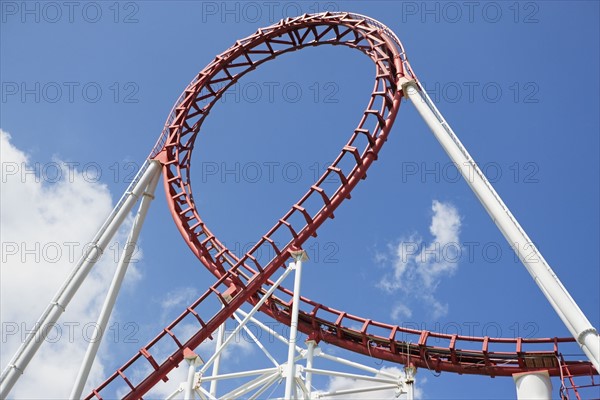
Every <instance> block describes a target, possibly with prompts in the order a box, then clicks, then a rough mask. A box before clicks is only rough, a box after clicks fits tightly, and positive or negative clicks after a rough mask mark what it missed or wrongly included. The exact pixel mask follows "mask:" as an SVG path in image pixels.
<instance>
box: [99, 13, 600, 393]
mask: <svg viewBox="0 0 600 400" xmlns="http://www.w3.org/2000/svg"><path fill="white" fill-rule="evenodd" d="M321 45H342V46H347V47H350V48H355V49H357V50H359V51H360V52H362V53H364V54H366V55H367V56H368V57H369V58H371V60H373V62H374V63H375V67H376V75H375V84H374V89H373V92H372V94H371V97H370V99H369V101H368V105H367V108H366V110H365V111H364V113H363V115H362V118H361V119H360V121H359V123H358V126H357V127H356V128H355V129H354V131H353V132H352V133H351V135H350V139H349V140H348V142H347V144H346V145H345V146H344V147H343V148H342V150H341V153H340V154H339V155H338V157H337V158H336V159H335V161H334V162H333V163H332V164H331V165H330V166H329V167H328V168H327V170H326V171H325V173H324V174H323V175H322V176H321V177H320V178H319V180H318V181H317V182H316V183H315V184H314V185H312V186H311V187H310V188H309V190H308V191H307V192H306V194H305V195H304V196H303V197H302V198H301V199H300V200H299V201H298V202H297V203H296V204H294V205H293V206H292V207H291V209H290V210H289V211H288V212H287V213H286V214H285V215H284V216H283V217H282V218H280V219H279V220H278V221H277V222H276V223H275V225H274V226H273V227H272V228H271V229H270V230H269V231H268V232H267V233H266V234H265V235H264V236H262V237H261V238H260V240H259V241H258V242H257V243H256V244H255V245H254V246H253V247H252V249H250V251H248V252H247V253H246V254H245V255H243V256H242V257H238V256H236V255H235V254H233V253H232V252H231V251H230V250H229V249H228V248H227V247H225V246H224V245H223V244H222V243H221V242H220V241H219V240H218V238H217V237H215V236H214V235H213V234H212V233H211V231H210V230H209V229H208V227H207V226H206V225H205V223H204V222H203V221H202V219H201V217H200V215H199V213H198V211H197V209H196V205H195V203H194V199H193V196H192V188H191V181H190V168H191V165H190V162H191V155H192V150H193V147H194V141H195V138H196V135H197V134H198V132H199V131H200V129H201V126H202V124H203V122H204V120H205V118H206V117H207V116H208V114H209V112H210V110H211V109H212V106H213V105H214V104H215V103H216V102H217V100H218V99H219V98H220V97H221V96H222V95H223V94H224V93H225V91H226V90H227V89H228V88H229V87H230V86H232V85H233V84H235V83H236V82H237V81H238V80H239V79H240V78H241V77H242V76H244V75H245V74H246V73H248V72H250V71H252V70H254V69H255V68H257V67H258V66H259V65H261V64H262V63H264V62H266V61H269V60H272V59H274V58H276V57H278V56H280V55H282V54H285V53H289V52H292V51H295V50H300V49H303V48H305V47H311V46H321ZM406 79H408V80H416V77H415V76H414V74H413V72H412V70H411V68H410V65H409V64H408V61H407V58H406V55H405V53H404V49H403V48H402V45H401V44H400V42H399V40H398V39H397V37H396V36H395V35H394V34H393V33H392V32H391V31H390V30H389V29H388V28H386V27H385V26H383V25H381V24H379V23H378V22H377V21H374V20H372V19H370V18H368V17H364V16H360V15H355V14H350V13H323V14H316V15H303V16H300V17H297V18H288V19H286V20H283V21H281V22H279V23H277V24H275V25H272V26H269V27H267V28H263V29H259V30H258V31H257V32H256V33H254V34H253V35H251V36H249V37H247V38H245V39H242V40H239V41H237V42H236V43H235V44H234V45H233V46H232V47H230V48H229V49H228V50H226V51H225V52H224V53H222V54H220V55H218V56H217V57H216V58H215V59H214V60H213V61H212V62H211V63H210V64H209V65H208V66H207V67H206V68H204V70H202V71H201V72H200V73H199V74H198V75H197V76H196V77H195V79H194V80H193V81H192V82H191V83H190V85H189V86H188V87H187V88H186V89H185V91H184V92H183V94H182V95H181V96H180V98H179V100H178V101H177V103H176V105H175V106H174V108H173V110H172V112H171V114H170V116H169V118H168V120H167V123H166V126H165V129H164V131H163V132H162V135H161V136H160V138H159V140H158V143H157V144H156V146H155V148H154V150H153V151H152V153H151V158H153V159H156V160H159V161H160V162H161V163H162V164H163V175H164V184H165V189H166V194H167V200H168V204H169V207H170V210H171V213H172V215H173V218H174V220H175V223H176V224H177V227H178V229H179V231H180V233H181V234H182V236H183V239H184V240H185V242H186V243H187V244H188V246H189V247H190V249H191V250H192V251H193V252H194V254H195V255H196V256H197V257H198V259H199V260H200V261H201V262H202V264H204V266H205V267H206V268H208V270H209V271H210V272H211V273H213V274H214V275H215V276H216V277H217V281H216V282H215V283H214V284H213V285H212V286H210V287H209V288H208V290H207V291H206V292H205V293H204V294H203V295H202V296H201V297H200V298H199V299H197V300H196V301H195V302H194V303H193V304H191V305H190V306H189V307H188V308H186V310H185V311H184V312H183V313H182V314H181V315H180V316H179V317H178V318H177V319H176V320H175V321H173V322H172V323H171V324H170V325H169V326H167V327H166V328H165V329H163V330H162V331H161V333H160V334H159V335H158V336H157V337H156V338H155V339H153V340H152V341H151V342H149V343H148V344H147V345H146V346H144V347H143V348H142V349H141V350H140V351H139V352H138V353H137V354H136V355H135V356H134V357H133V358H131V359H130V360H129V361H127V362H126V363H125V364H124V365H123V366H122V367H121V368H119V369H118V370H117V371H116V372H114V373H113V374H112V375H111V376H110V377H109V378H108V379H107V380H106V381H105V382H104V383H102V384H101V385H100V386H98V387H97V388H96V389H94V390H93V391H92V393H91V394H89V395H88V396H87V398H88V399H90V398H98V399H101V398H102V396H103V393H105V392H107V391H108V388H109V387H113V385H121V386H125V385H126V386H125V388H126V389H127V390H128V393H127V394H126V396H125V398H127V399H137V398H141V396H143V395H144V394H145V393H146V392H148V390H150V389H151V388H152V387H153V386H154V385H155V384H157V383H158V382H159V381H160V380H166V376H167V374H168V373H169V372H170V371H171V370H172V369H173V368H175V367H177V366H178V365H179V363H181V362H182V360H183V352H184V349H185V348H190V349H194V348H196V347H197V346H199V345H200V344H201V343H202V342H203V341H205V340H206V339H208V338H211V335H212V334H213V332H214V331H215V330H216V329H217V328H218V327H219V326H220V325H221V324H223V323H224V322H225V321H226V320H227V319H228V318H229V317H231V315H232V314H233V312H234V311H235V310H236V309H237V308H239V307H240V306H241V305H242V304H243V303H244V302H250V303H253V304H255V303H256V302H257V301H258V299H260V297H261V295H262V294H264V293H265V292H266V288H268V286H270V285H272V283H273V282H272V281H270V280H269V279H270V277H271V276H272V275H273V274H274V273H275V272H276V271H277V270H278V269H280V268H285V262H286V261H287V260H288V259H289V258H290V251H291V250H294V249H297V248H300V247H301V246H302V244H303V243H304V242H305V241H306V240H307V239H308V238H309V237H310V236H316V231H317V229H318V228H319V227H320V226H321V224H322V223H323V222H324V221H325V220H326V219H328V218H333V212H334V211H335V209H336V208H337V207H338V206H339V205H340V204H341V203H342V202H343V200H344V199H347V198H350V193H351V191H352V190H353V189H354V187H355V186H356V185H357V183H358V182H359V181H360V180H362V179H364V178H365V177H366V171H367V169H368V168H369V166H370V165H371V164H372V163H373V161H375V160H376V159H377V154H378V153H379V151H380V150H381V148H382V146H383V144H384V143H385V141H386V140H387V137H388V134H389V132H390V130H391V128H392V124H393V122H394V119H395V117H396V114H397V112H398V109H399V107H400V103H401V99H402V98H403V95H404V94H403V91H402V86H401V83H402V82H403V81H405V80H406ZM349 161H351V164H352V168H344V167H343V166H344V165H347V164H348V162H349ZM326 179H329V181H331V180H332V179H335V180H336V181H337V182H339V185H338V186H337V189H336V190H335V191H334V192H333V193H330V192H329V193H328V192H327V191H326V190H325V189H324V188H323V187H322V186H324V185H323V183H324V182H325V180H326ZM315 199H318V200H319V202H320V203H319V204H321V206H320V208H318V209H312V208H311V206H310V205H311V204H314V203H315ZM282 238H285V239H282ZM276 243H287V244H286V245H284V246H277V245H276ZM264 246H267V247H270V248H271V249H272V250H274V254H275V256H274V257H273V259H271V260H270V261H269V262H268V263H266V264H265V265H261V263H260V262H259V260H258V256H257V254H258V252H259V251H260V250H261V249H262V248H263V247H264ZM277 294H278V296H277V297H276V296H272V297H271V298H270V299H269V300H268V301H267V302H266V303H265V305H264V306H263V307H262V308H261V311H263V312H264V313H266V314H267V315H269V316H270V317H272V318H275V319H276V320H278V321H280V322H282V323H285V324H288V325H289V323H290V315H291V308H292V304H291V302H292V300H291V297H292V292H291V291H289V290H287V289H285V288H280V289H279V292H277ZM286 299H287V300H286ZM221 305H222V307H221ZM209 307H212V308H209ZM206 308H209V309H210V310H211V311H210V312H211V313H213V314H211V316H210V317H207V316H206ZM184 320H185V321H187V322H189V321H190V320H193V321H195V322H196V324H197V331H196V332H195V333H194V334H193V335H191V336H189V335H188V337H186V336H184V335H181V334H178V333H177V331H178V326H181V325H182V322H183V321H184ZM357 325H360V326H362V328H361V329H351V328H349V327H348V326H357ZM298 329H299V330H300V331H302V332H304V333H305V334H307V335H309V336H310V337H311V338H313V339H316V340H323V341H325V342H328V343H331V344H334V345H336V346H339V347H342V348H345V349H348V350H350V351H353V352H357V353H362V354H368V355H370V356H373V357H376V358H379V359H382V360H388V361H392V362H396V363H401V364H406V363H408V362H409V361H410V362H411V363H412V364H414V365H415V366H416V367H420V368H428V369H432V370H435V371H448V372H456V373H460V374H479V375H488V376H492V377H493V376H510V375H512V374H514V373H518V372H528V371H536V370H547V371H548V372H549V374H550V375H552V376H561V370H562V368H563V367H564V366H565V365H566V366H567V367H568V371H569V372H570V374H571V375H573V376H575V375H577V376H582V375H594V374H597V371H596V370H595V369H594V367H593V366H592V364H591V363H590V362H588V361H570V362H564V361H562V359H561V357H560V352H559V344H561V343H565V342H574V339H573V338H542V339H531V338H529V339H525V338H516V339H512V338H510V339H509V338H491V337H466V336H460V335H447V334H441V333H435V332H430V331H425V330H423V331H420V330H413V329H407V328H402V327H399V326H397V325H390V324H385V323H381V322H377V321H373V320H371V319H368V318H362V317H358V316H353V315H350V314H347V313H346V312H343V311H339V310H335V309H332V308H329V307H327V306H324V305H321V304H319V303H317V302H314V301H312V300H309V299H307V298H304V297H302V298H301V304H300V314H299V326H298ZM375 330H376V332H377V333H374V331H375ZM381 332H386V334H382V333H381ZM406 337H411V338H414V340H410V341H408V340H406ZM432 338H435V339H436V343H439V342H440V341H441V342H442V343H444V345H440V346H433V345H431V339H432ZM159 344H160V345H161V346H165V345H167V346H171V348H173V350H172V352H171V354H170V355H169V356H166V357H161V358H159V357H158V355H157V353H158V351H157V347H158V345H159ZM532 345H535V346H536V348H539V347H540V346H539V345H546V348H547V349H546V350H545V351H538V350H536V351H529V350H528V346H532ZM499 346H501V347H502V349H504V350H506V349H507V348H511V349H512V350H511V351H496V350H497V348H498V347H499ZM473 348H475V349H473ZM565 363H566V364H565ZM148 365H149V366H150V367H151V372H150V373H149V374H148V375H147V376H146V377H145V378H143V379H142V380H141V381H139V382H136V381H134V380H133V379H132V376H133V374H131V372H132V371H133V370H134V369H137V368H143V367H147V366H148ZM113 389H114V387H113Z"/></svg>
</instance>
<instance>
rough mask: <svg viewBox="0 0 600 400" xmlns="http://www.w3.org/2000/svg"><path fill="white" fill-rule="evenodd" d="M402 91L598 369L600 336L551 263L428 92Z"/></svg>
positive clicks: (412, 87) (408, 87)
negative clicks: (497, 191)
mask: <svg viewBox="0 0 600 400" xmlns="http://www.w3.org/2000/svg"><path fill="white" fill-rule="evenodd" d="M403 90H404V94H405V95H406V96H408V98H409V99H410V100H411V101H412V103H413V104H414V106H415V108H416V109H417V111H418V112H419V114H421V117H422V118H423V119H424V120H425V122H426V123H427V125H428V126H429V128H430V129H431V131H432V132H433V134H434V135H435V137H436V138H437V140H438V141H439V142H440V144H441V145H442V147H443V148H444V150H445V151H446V153H448V155H449V156H450V158H451V159H452V161H453V162H454V164H455V165H456V167H457V168H458V169H459V171H460V172H461V174H462V176H463V177H464V178H465V180H466V181H467V183H468V184H469V186H470V187H471V189H472V190H473V192H474V193H475V195H476V196H477V198H479V200H480V201H481V203H482V204H483V206H484V207H485V209H486V210H487V212H488V213H489V214H490V216H491V217H492V219H493V221H494V222H495V223H496V225H497V226H498V228H499V229H500V231H501V232H502V234H503V235H504V237H505V238H506V240H507V241H508V243H509V244H510V245H511V246H512V247H513V249H514V250H515V252H516V253H517V254H518V255H519V258H520V259H521V262H522V263H523V265H524V266H525V268H526V269H527V271H528V272H529V273H530V274H531V276H532V277H533V279H534V280H535V282H536V283H537V285H538V286H539V288H540V289H541V290H542V292H543V293H544V295H545V296H546V298H547V299H548V301H549V302H550V304H551V305H552V307H553V308H554V310H555V311H556V313H557V314H558V315H559V317H560V318H561V319H562V321H563V323H564V324H565V325H566V326H567V328H568V329H569V331H570V332H571V334H572V335H573V337H574V338H575V339H576V340H577V342H578V343H579V344H580V346H581V348H582V349H583V351H584V352H585V354H586V355H587V356H588V358H589V359H590V361H591V362H592V364H593V365H594V367H596V370H598V371H600V337H599V336H598V332H597V331H596V329H595V328H594V327H593V326H592V324H591V323H590V322H589V320H588V319H587V317H586V316H585V315H584V314H583V312H582V311H581V309H580V308H579V306H578V305H577V303H575V301H574V300H573V298H572V297H571V295H570V294H569V293H568V292H567V290H566V289H565V287H564V286H563V285H562V283H561V282H560V280H559V279H558V277H557V276H556V275H555V274H554V271H553V270H552V269H551V268H550V265H549V264H548V263H547V262H546V260H545V259H544V257H543V256H542V254H541V253H540V252H539V250H538V249H537V248H536V247H535V245H534V244H533V242H532V241H531V239H530V238H529V237H528V236H527V234H526V233H525V231H524V230H523V228H522V227H521V225H519V223H518V222H517V220H516V219H515V217H514V216H513V214H512V213H511V212H510V210H509V209H508V207H507V206H506V205H505V204H504V202H503V201H502V199H501V198H500V196H499V195H498V193H496V191H495V190H494V188H493V187H492V185H491V184H490V183H489V181H488V180H487V178H486V177H485V175H484V174H483V172H482V171H481V170H480V169H479V167H478V166H477V164H476V163H475V161H474V160H473V158H472V157H471V156H470V155H469V153H468V152H467V150H466V149H465V147H464V146H463V145H462V143H461V142H460V140H459V139H458V137H457V136H456V134H455V133H454V132H453V131H452V129H451V128H450V126H449V125H448V123H447V122H446V121H445V120H444V118H443V117H442V115H441V113H440V112H439V111H438V110H437V108H436V107H435V104H433V102H432V101H431V99H430V98H429V96H427V93H426V92H424V91H421V90H420V88H419V87H418V85H417V83H416V82H415V81H409V82H407V83H405V84H404V85H403Z"/></svg>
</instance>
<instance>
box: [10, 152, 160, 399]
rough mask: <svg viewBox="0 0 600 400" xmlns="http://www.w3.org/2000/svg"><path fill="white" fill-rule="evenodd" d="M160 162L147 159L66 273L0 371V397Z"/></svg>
mask: <svg viewBox="0 0 600 400" xmlns="http://www.w3.org/2000/svg"><path fill="white" fill-rule="evenodd" d="M160 169H161V164H160V162H158V161H155V160H147V161H146V162H145V163H144V165H143V166H142V168H141V169H140V171H139V172H138V174H137V176H136V177H135V179H134V180H133V182H132V183H131V185H129V188H128V189H127V191H126V192H125V194H124V195H123V197H122V198H121V200H120V201H119V202H118V203H117V205H116V206H115V208H114V209H113V211H112V212H111V214H110V215H109V216H108V218H107V219H106V221H105V222H104V224H103V225H102V227H101V228H100V230H99V231H98V233H97V234H96V236H95V237H94V239H93V240H92V246H90V247H88V250H87V251H86V252H85V253H84V254H83V255H82V257H81V259H80V260H79V262H78V263H77V265H76V266H75V268H74V269H73V271H72V272H71V274H70V275H69V276H68V278H67V279H66V281H65V282H64V284H63V286H62V287H61V288H60V289H59V291H58V292H57V293H56V295H55V296H54V298H53V299H52V301H51V302H50V304H49V305H48V307H47V308H46V310H45V311H44V313H43V314H42V316H41V317H40V318H39V319H38V321H37V322H36V324H35V326H34V329H33V330H32V331H31V332H30V333H29V335H28V336H27V338H26V339H25V341H24V342H23V343H22V344H21V346H20V347H19V349H18V350H17V352H16V354H15V355H14V357H13V358H12V360H11V361H10V363H9V364H8V366H7V367H6V368H5V369H4V371H3V372H2V377H1V378H0V399H5V398H6V397H7V396H8V393H9V392H10V391H11V389H12V388H13V386H14V385H15V383H16V382H17V380H18V379H19V377H20V376H21V375H22V374H23V372H24V371H25V368H27V365H28V364H29V362H30V361H31V359H32V358H33V356H34V355H35V353H36V352H37V350H38V349H39V348H40V346H41V344H42V343H43V342H44V341H45V340H44V339H45V338H46V336H47V335H48V333H49V332H50V330H49V329H44V328H45V327H48V326H52V325H54V324H56V321H58V318H59V317H60V316H61V314H62V313H63V312H64V311H65V309H66V307H67V305H68V304H69V302H70V301H71V299H72V298H73V296H74V295H75V293H76V292H77V290H78V289H79V287H80V286H81V284H82V283H83V281H84V280H85V278H86V277H87V275H88V274H89V272H90V271H91V269H92V267H93V266H94V265H95V264H96V261H98V259H99V258H100V256H101V255H102V253H103V252H104V249H105V248H106V246H107V245H108V244H109V242H110V240H111V239H112V237H113V236H114V235H115V233H116V232H117V230H118V229H119V227H120V226H121V224H122V223H123V221H124V220H125V218H126V217H127V215H129V212H130V211H131V209H132V208H133V206H134V205H135V203H136V202H137V200H138V199H139V197H140V196H141V195H142V193H143V191H144V190H145V189H146V187H147V186H148V183H149V182H150V181H151V180H152V179H153V178H154V176H155V175H156V174H159V173H160Z"/></svg>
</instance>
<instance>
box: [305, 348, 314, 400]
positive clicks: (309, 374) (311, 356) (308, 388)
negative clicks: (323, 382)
mask: <svg viewBox="0 0 600 400" xmlns="http://www.w3.org/2000/svg"><path fill="white" fill-rule="evenodd" d="M306 344H307V346H308V351H307V354H306V368H307V369H308V370H309V371H306V377H305V382H306V391H307V398H309V399H310V395H311V392H312V372H310V369H311V368H313V359H314V356H315V346H316V345H317V342H316V341H314V340H312V339H310V340H307V341H306Z"/></svg>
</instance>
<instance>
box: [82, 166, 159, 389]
mask: <svg viewBox="0 0 600 400" xmlns="http://www.w3.org/2000/svg"><path fill="white" fill-rule="evenodd" d="M159 178H160V174H158V173H157V174H155V175H154V177H153V178H152V180H151V181H150V183H149V184H148V187H147V188H146V190H145V191H144V192H143V195H142V200H141V202H140V207H139V209H138V212H137V215H136V217H135V220H134V222H133V226H132V227H131V232H130V233H129V237H128V238H127V242H126V244H125V248H124V251H123V254H122V255H121V259H120V260H119V265H118V266H117V269H116V271H115V275H114V277H113V280H112V282H111V284H110V287H109V289H108V293H107V295H106V299H105V301H104V304H103V306H102V310H101V311H100V315H99V316H98V321H97V322H96V326H97V329H96V335H95V336H94V338H93V339H92V340H91V341H90V343H89V344H88V348H87V351H86V353H85V356H84V358H83V362H82V364H81V368H80V370H79V373H78V374H77V378H76V379H75V385H73V390H72V391H71V396H70V399H72V400H77V399H80V398H81V394H82V393H83V388H84V386H85V383H86V382H87V379H88V376H89V374H90V370H91V369H92V365H93V364H94V360H95V359H96V354H97V353H98V348H99V347H100V343H101V342H102V337H103V334H104V332H106V326H107V325H108V320H109V319H110V315H111V313H112V310H113V308H114V306H115V302H116V301H117V296H118V295H119V290H120V289H121V284H122V283H123V279H124V278H125V273H126V272H127V267H128V266H129V262H130V261H131V257H132V256H133V252H134V250H135V248H136V245H137V241H138V238H139V236H140V232H141V230H142V226H143V225H144V220H145V219H146V214H147V213H148V209H149V208H150V203H151V202H152V200H153V199H154V191H155V190H156V185H157V184H158V181H159Z"/></svg>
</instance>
